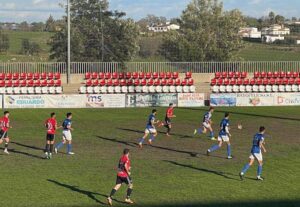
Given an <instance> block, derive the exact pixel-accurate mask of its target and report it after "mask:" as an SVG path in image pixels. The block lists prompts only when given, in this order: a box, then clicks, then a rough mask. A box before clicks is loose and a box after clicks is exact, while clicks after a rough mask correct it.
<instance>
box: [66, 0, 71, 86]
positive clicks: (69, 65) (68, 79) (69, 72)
mask: <svg viewBox="0 0 300 207" xmlns="http://www.w3.org/2000/svg"><path fill="white" fill-rule="evenodd" d="M70 6H71V5H70V0H67V7H68V9H67V10H68V63H67V64H68V67H67V83H68V84H69V83H70V79H71V77H70V76H71V17H70Z"/></svg>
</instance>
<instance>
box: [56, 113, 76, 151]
mask: <svg viewBox="0 0 300 207" xmlns="http://www.w3.org/2000/svg"><path fill="white" fill-rule="evenodd" d="M71 126H72V113H67V118H66V119H65V120H64V122H63V124H62V128H63V132H62V133H63V140H62V142H61V143H59V144H57V145H56V146H55V149H54V150H55V153H57V152H58V150H59V149H60V148H61V147H62V146H63V145H64V144H65V143H67V154H68V155H74V154H75V153H74V152H72V134H71V131H73V130H74V129H73V128H72V127H71Z"/></svg>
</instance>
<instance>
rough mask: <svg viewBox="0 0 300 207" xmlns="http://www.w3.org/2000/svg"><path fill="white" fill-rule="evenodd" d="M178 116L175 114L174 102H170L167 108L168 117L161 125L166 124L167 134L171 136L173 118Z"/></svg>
mask: <svg viewBox="0 0 300 207" xmlns="http://www.w3.org/2000/svg"><path fill="white" fill-rule="evenodd" d="M175 117H176V116H175V115H174V104H173V103H170V104H169V108H168V109H167V112H166V117H165V123H163V122H162V123H161V125H160V126H164V127H166V128H167V133H166V135H167V136H170V132H171V128H172V123H171V119H172V118H175Z"/></svg>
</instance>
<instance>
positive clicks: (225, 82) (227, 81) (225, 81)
mask: <svg viewBox="0 0 300 207" xmlns="http://www.w3.org/2000/svg"><path fill="white" fill-rule="evenodd" d="M229 83H230V81H229V79H227V78H225V79H224V82H223V84H224V85H225V86H228V85H229Z"/></svg>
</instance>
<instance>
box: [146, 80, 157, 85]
mask: <svg viewBox="0 0 300 207" xmlns="http://www.w3.org/2000/svg"><path fill="white" fill-rule="evenodd" d="M157 80H158V79H157ZM153 84H154V81H153V79H149V80H148V81H147V85H148V86H153Z"/></svg>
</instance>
